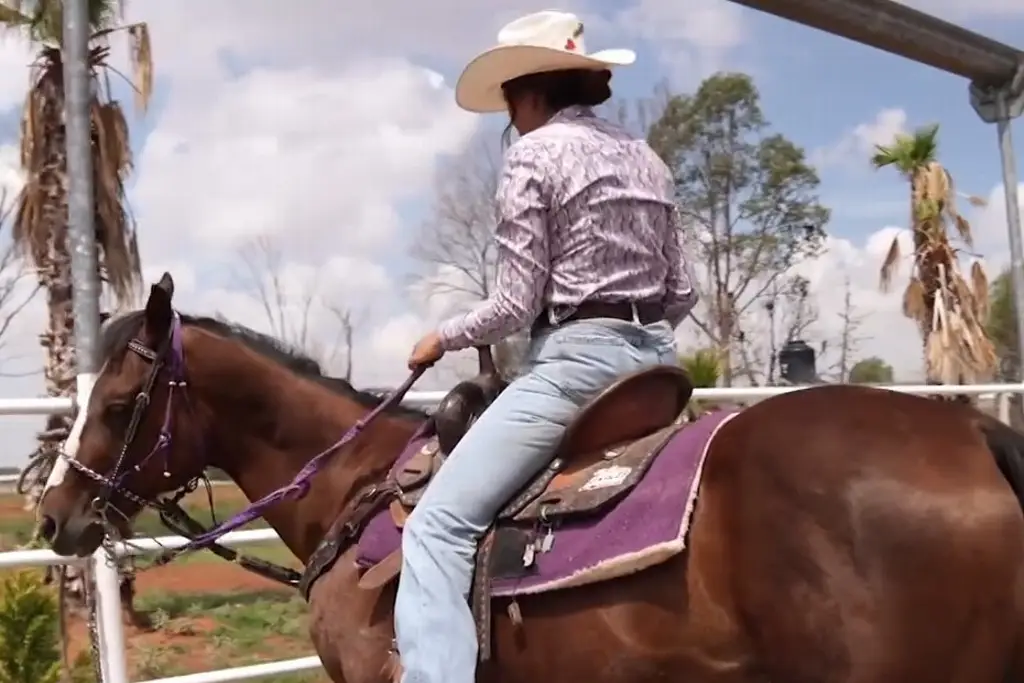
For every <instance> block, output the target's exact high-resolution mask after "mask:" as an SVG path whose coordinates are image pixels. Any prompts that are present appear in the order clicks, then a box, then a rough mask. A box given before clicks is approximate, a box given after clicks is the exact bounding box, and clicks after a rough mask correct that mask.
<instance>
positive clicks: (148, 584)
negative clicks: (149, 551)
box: [135, 560, 289, 595]
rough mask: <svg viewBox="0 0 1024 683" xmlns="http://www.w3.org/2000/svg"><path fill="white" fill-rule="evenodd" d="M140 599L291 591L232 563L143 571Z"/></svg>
mask: <svg viewBox="0 0 1024 683" xmlns="http://www.w3.org/2000/svg"><path fill="white" fill-rule="evenodd" d="M135 586H136V591H138V593H139V595H142V594H145V593H149V592H160V593H179V592H180V593H230V592H233V591H261V590H281V591H287V590H289V589H288V588H286V587H285V586H282V585H281V584H279V583H274V582H273V581H271V580H269V579H264V578H262V577H260V576H256V575H255V574H252V573H250V572H247V571H245V570H244V569H242V568H241V567H238V566H236V565H234V564H231V563H230V562H214V561H212V560H211V561H210V562H201V563H193V564H184V565H174V564H170V565H166V566H163V567H154V568H153V569H146V570H143V571H140V572H139V573H138V576H137V577H136V580H135Z"/></svg>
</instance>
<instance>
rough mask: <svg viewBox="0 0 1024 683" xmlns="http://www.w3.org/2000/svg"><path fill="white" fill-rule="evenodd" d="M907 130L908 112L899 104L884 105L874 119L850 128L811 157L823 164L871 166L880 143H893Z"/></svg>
mask: <svg viewBox="0 0 1024 683" xmlns="http://www.w3.org/2000/svg"><path fill="white" fill-rule="evenodd" d="M906 132H907V112H906V111H904V110H903V109H897V108H890V109H883V110H881V111H880V112H878V113H877V114H876V115H875V118H874V119H873V120H872V121H869V122H867V123H861V124H858V125H856V126H854V127H853V128H850V129H849V130H847V131H845V132H844V133H843V134H842V135H841V136H840V137H839V139H838V140H836V141H835V142H834V143H832V144H831V145H828V146H827V147H821V148H819V149H816V150H814V151H813V152H811V155H810V160H811V163H812V164H813V165H815V166H817V167H819V168H824V167H828V166H848V167H851V168H868V164H869V162H870V160H871V155H872V154H873V153H874V150H875V147H876V146H877V145H889V144H891V143H892V141H893V139H894V138H895V137H896V136H897V135H899V134H902V133H906Z"/></svg>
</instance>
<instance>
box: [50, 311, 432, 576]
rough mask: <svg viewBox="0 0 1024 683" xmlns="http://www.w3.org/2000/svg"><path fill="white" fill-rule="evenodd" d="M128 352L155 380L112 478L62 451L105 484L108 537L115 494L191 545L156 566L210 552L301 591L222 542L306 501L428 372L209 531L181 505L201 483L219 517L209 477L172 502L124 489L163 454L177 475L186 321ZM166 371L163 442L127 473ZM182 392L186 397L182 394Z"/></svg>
mask: <svg viewBox="0 0 1024 683" xmlns="http://www.w3.org/2000/svg"><path fill="white" fill-rule="evenodd" d="M128 350H130V351H132V352H133V353H135V354H136V355H137V356H139V357H140V358H142V359H143V360H145V361H146V362H148V363H150V364H151V365H152V368H151V370H150V372H149V375H148V376H147V377H146V381H145V383H144V384H143V387H142V390H141V391H140V392H139V393H138V394H137V395H136V397H135V401H134V405H133V410H132V416H131V420H130V422H129V423H128V427H127V428H126V430H125V435H124V441H123V444H122V446H121V450H120V453H119V454H118V458H117V461H116V462H115V464H114V467H113V469H112V471H111V473H110V474H107V475H104V474H101V473H99V472H97V471H95V470H93V469H92V468H90V467H88V466H86V465H84V464H83V463H81V462H79V461H78V460H76V459H74V458H72V457H69V456H67V455H66V454H65V453H64V452H63V451H61V452H60V456H61V457H62V458H63V459H64V461H65V462H66V463H67V464H68V465H69V466H70V467H71V468H72V469H74V470H75V471H77V472H78V473H80V474H82V475H84V476H85V477H87V478H89V479H92V480H93V481H95V482H96V483H98V484H99V485H100V491H99V493H98V494H97V496H96V497H95V498H94V499H93V501H92V503H91V505H92V507H93V510H94V511H95V512H96V513H97V514H98V515H99V516H100V518H101V520H102V521H103V523H104V525H105V526H107V528H108V533H107V536H108V538H109V537H110V536H112V534H111V533H110V532H111V531H112V530H113V529H114V527H113V525H111V524H110V522H109V519H108V517H107V515H108V513H109V512H110V511H111V510H113V511H116V512H117V513H118V514H119V515H121V516H122V517H126V515H124V513H123V512H121V511H120V510H118V509H117V507H116V506H115V505H113V504H112V502H111V499H112V497H113V496H114V495H120V496H122V497H124V498H126V499H127V500H129V501H131V502H132V503H134V504H136V505H138V506H139V507H140V508H150V509H152V510H154V511H155V512H156V513H157V514H158V516H159V518H160V521H161V523H163V525H164V526H165V527H167V528H168V529H169V530H170V531H171V532H172V533H175V534H178V535H180V536H183V537H185V538H186V539H188V543H187V544H186V545H184V546H182V547H180V548H176V549H170V550H165V551H163V552H162V553H160V555H158V556H157V558H156V560H155V561H154V562H153V566H160V565H164V564H167V563H169V562H171V561H172V560H174V559H175V558H177V557H179V556H180V555H182V554H184V553H187V552H192V551H195V550H203V549H205V550H209V551H210V552H212V553H213V554H215V555H217V556H218V557H221V558H223V559H225V560H228V561H229V562H233V563H235V564H238V565H239V566H240V567H242V568H243V569H246V570H248V571H250V572H253V573H255V574H257V575H259V576H262V577H264V578H267V579H270V580H272V581H275V582H277V583H281V584H284V585H286V586H289V587H292V588H300V585H301V580H302V577H303V574H302V573H301V572H297V571H295V570H294V569H291V568H289V567H284V566H281V565H278V564H274V563H272V562H267V561H266V560H262V559H260V558H256V557H251V556H247V555H244V554H241V553H239V552H238V551H236V550H234V549H231V548H228V547H225V546H224V545H222V544H220V543H218V542H217V540H218V539H219V538H221V537H222V536H223V535H224V534H226V533H228V532H230V531H233V530H235V529H238V528H239V527H241V526H244V525H246V524H248V523H249V522H251V521H253V520H255V519H257V518H258V517H260V516H262V514H263V513H264V512H265V511H266V509H267V508H269V507H271V506H273V505H275V504H277V503H279V502H282V501H284V500H301V499H302V498H304V497H305V496H306V495H307V494H308V493H309V490H310V486H311V480H312V478H313V477H314V476H315V475H316V474H317V473H318V472H320V471H321V470H322V469H323V467H324V465H326V464H327V462H328V460H329V459H330V457H331V456H332V455H334V454H335V453H336V452H337V451H338V450H339V449H341V448H343V447H344V446H345V445H347V444H348V443H350V442H351V441H352V440H353V439H355V438H356V437H357V436H358V435H359V434H360V433H361V432H362V431H363V430H364V429H365V428H366V426H367V425H369V424H370V423H371V422H373V420H374V419H376V418H377V417H378V416H379V415H381V414H382V413H383V412H385V411H386V410H388V409H389V408H391V407H392V406H394V405H396V404H397V403H399V402H400V401H401V400H402V398H403V397H404V396H405V394H406V393H408V391H409V389H410V388H412V385H413V384H415V382H416V381H417V380H418V379H419V378H420V376H421V375H422V374H423V372H424V371H425V370H426V369H427V368H426V367H421V368H417V369H416V370H414V371H413V372H412V373H411V374H410V375H409V377H408V378H407V379H406V380H405V382H404V383H403V384H402V385H401V386H400V387H399V388H398V389H396V390H395V391H394V392H392V393H391V394H390V395H389V396H388V397H387V398H386V399H385V400H384V401H382V402H381V403H380V404H379V405H378V406H377V407H376V408H374V409H373V410H372V411H371V412H370V413H368V414H367V415H365V416H364V417H363V418H362V419H360V420H359V421H358V422H357V423H356V424H355V425H353V426H352V427H351V428H350V429H349V430H348V431H347V432H346V433H345V434H344V435H342V437H341V438H340V439H339V440H338V441H336V442H335V443H334V444H332V445H331V446H329V447H327V448H326V449H324V450H323V451H321V452H320V453H318V454H317V455H316V456H314V457H313V458H312V459H311V460H310V461H309V462H308V463H307V464H306V465H305V466H304V467H303V468H302V470H301V471H299V473H298V474H297V475H296V476H295V478H294V479H293V480H292V481H291V482H290V483H289V484H287V485H285V486H283V487H281V488H279V489H277V490H276V491H273V492H272V493H270V494H269V495H267V496H264V497H263V498H261V499H260V500H258V501H256V502H254V503H251V504H250V505H249V506H248V507H247V508H246V509H244V510H243V511H242V512H240V513H238V514H236V515H234V516H233V517H232V518H231V519H229V520H228V521H226V522H224V523H222V524H217V523H216V519H215V518H214V524H215V526H214V527H213V528H208V527H206V526H204V525H203V524H201V523H200V522H198V521H196V520H195V519H194V518H193V517H191V516H190V515H189V514H188V513H187V512H186V511H185V510H184V508H183V507H182V506H181V505H180V502H181V500H182V499H184V498H185V496H187V495H188V494H190V493H192V492H193V491H195V490H196V489H197V488H198V486H199V484H200V482H202V483H205V485H206V489H207V495H208V499H209V503H210V513H211V517H212V516H213V493H212V490H211V487H210V483H209V480H208V479H207V478H206V476H205V475H204V474H200V475H198V476H196V477H193V478H192V479H190V480H189V481H188V482H187V483H186V484H185V485H184V486H182V487H181V488H179V489H178V490H177V491H176V492H174V493H173V494H172V495H171V496H170V497H168V498H159V497H158V498H156V499H148V498H145V497H143V496H139V495H137V494H135V493H134V492H133V491H131V490H130V489H128V488H126V487H125V486H124V485H123V482H124V480H125V478H126V477H127V476H128V475H129V474H130V473H131V472H133V471H134V472H141V471H142V468H143V467H144V466H145V465H146V464H147V463H148V462H149V461H150V460H152V459H153V458H154V457H157V456H158V455H161V454H162V455H163V457H164V463H163V464H164V471H163V476H164V477H168V478H169V477H170V476H171V473H170V471H169V470H168V467H169V464H170V463H169V461H168V455H169V452H170V447H171V444H172V439H173V436H172V433H173V424H174V404H175V398H176V397H177V396H180V397H181V399H182V400H184V401H185V403H186V408H187V409H188V411H189V412H190V413H191V412H192V405H191V403H189V401H188V394H187V393H186V389H187V386H188V384H187V373H186V368H185V354H184V347H183V342H182V322H181V318H180V316H179V315H178V314H177V313H175V314H174V318H173V321H172V323H171V327H170V330H169V331H168V335H167V338H166V339H165V340H164V342H163V343H162V344H161V346H160V348H158V349H155V350H154V349H151V348H150V347H149V346H147V345H146V344H145V343H143V342H142V341H141V340H139V339H137V338H136V339H132V340H131V341H130V342H129V343H128ZM164 370H166V371H167V373H168V374H169V379H168V380H167V387H168V396H167V404H166V407H165V410H164V420H163V424H162V425H161V427H160V431H159V433H158V435H157V441H156V443H155V444H154V446H153V448H152V449H151V450H150V451H149V453H148V454H147V455H146V456H145V457H144V458H142V460H140V461H139V462H138V463H137V464H135V465H133V466H131V467H130V468H125V460H126V457H127V454H128V450H129V448H130V447H131V444H132V442H133V441H134V439H135V437H136V435H137V432H138V429H139V427H140V426H141V424H142V421H143V419H144V418H145V415H146V412H147V409H148V407H149V405H150V403H151V402H152V394H153V391H154V389H155V387H156V386H157V380H158V379H159V376H160V374H161V372H162V371H164ZM179 389H180V392H178V390H179Z"/></svg>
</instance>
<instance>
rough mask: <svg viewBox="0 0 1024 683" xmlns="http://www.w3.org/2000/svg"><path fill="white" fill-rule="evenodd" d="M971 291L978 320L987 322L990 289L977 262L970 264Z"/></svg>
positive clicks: (989, 307)
mask: <svg viewBox="0 0 1024 683" xmlns="http://www.w3.org/2000/svg"><path fill="white" fill-rule="evenodd" d="M971 291H972V292H974V296H975V300H976V306H977V314H978V318H979V319H981V320H983V321H984V320H988V314H989V311H990V310H991V300H990V299H989V297H990V294H991V288H990V287H989V283H988V274H987V273H986V272H985V269H984V268H983V267H982V266H981V263H979V262H978V261H975V262H974V263H972V264H971Z"/></svg>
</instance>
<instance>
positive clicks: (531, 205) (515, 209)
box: [439, 137, 551, 351]
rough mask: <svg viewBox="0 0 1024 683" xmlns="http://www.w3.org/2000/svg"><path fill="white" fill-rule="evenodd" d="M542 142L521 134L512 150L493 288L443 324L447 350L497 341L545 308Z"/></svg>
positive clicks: (546, 203)
mask: <svg viewBox="0 0 1024 683" xmlns="http://www.w3.org/2000/svg"><path fill="white" fill-rule="evenodd" d="M542 144H543V143H542V142H534V141H533V140H531V139H530V138H528V137H527V138H521V139H520V140H519V141H517V142H516V144H514V145H513V146H512V147H511V148H510V149H509V150H508V154H507V155H506V159H505V167H504V169H503V171H502V174H501V178H500V179H499V181H498V192H497V226H496V227H495V230H494V239H495V242H496V243H497V247H498V255H497V263H496V266H497V273H496V276H495V283H494V292H493V293H492V294H491V298H490V299H488V300H487V301H484V302H483V303H481V304H479V305H478V306H477V307H476V308H475V309H473V310H472V311H470V312H469V313H468V314H465V315H460V316H456V317H455V318H452V319H451V320H448V321H446V322H445V323H443V324H442V325H441V328H440V330H439V333H440V336H441V343H442V344H443V345H444V348H445V350H446V351H455V350H457V349H464V348H468V347H470V346H481V345H484V344H495V343H497V342H499V341H501V340H502V339H504V338H506V337H508V336H509V335H510V334H513V333H515V332H518V331H519V330H521V329H523V328H525V327H526V326H527V325H530V324H531V323H532V322H533V320H534V319H535V318H536V317H537V316H538V315H539V314H540V311H541V308H542V307H543V299H544V288H545V286H546V285H547V280H548V275H549V274H550V272H551V263H550V249H549V242H548V240H549V236H548V216H549V211H548V209H549V207H550V197H549V195H550V193H549V192H548V190H547V183H548V178H549V177H550V176H549V175H548V173H547V171H546V169H545V165H546V163H547V160H548V156H547V155H546V154H545V151H546V150H545V149H544V148H543V147H542Z"/></svg>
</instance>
